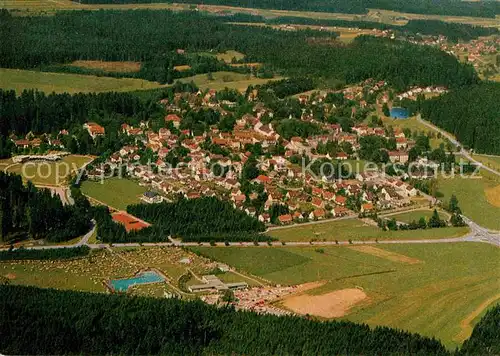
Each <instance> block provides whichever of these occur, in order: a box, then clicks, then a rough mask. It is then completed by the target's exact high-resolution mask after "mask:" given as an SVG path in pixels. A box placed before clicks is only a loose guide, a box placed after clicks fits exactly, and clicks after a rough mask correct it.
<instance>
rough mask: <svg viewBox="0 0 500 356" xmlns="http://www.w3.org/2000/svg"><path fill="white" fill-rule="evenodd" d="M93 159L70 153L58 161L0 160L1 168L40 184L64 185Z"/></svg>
mask: <svg viewBox="0 0 500 356" xmlns="http://www.w3.org/2000/svg"><path fill="white" fill-rule="evenodd" d="M92 160H93V158H92V157H90V156H80V155H69V156H65V157H63V158H62V159H61V160H60V161H58V162H26V163H23V164H22V163H13V162H12V159H4V160H0V170H3V171H7V172H10V173H15V174H19V175H21V176H23V178H24V179H25V180H30V181H31V182H32V183H33V184H38V185H53V186H56V185H64V184H65V183H66V182H67V180H68V179H69V178H70V176H71V175H72V174H73V172H75V171H76V170H78V169H79V168H81V167H83V166H84V165H85V164H87V163H88V162H91V161H92Z"/></svg>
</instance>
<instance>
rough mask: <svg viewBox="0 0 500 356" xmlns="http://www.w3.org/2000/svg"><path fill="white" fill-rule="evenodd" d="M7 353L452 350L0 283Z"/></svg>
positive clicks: (385, 334)
mask: <svg viewBox="0 0 500 356" xmlns="http://www.w3.org/2000/svg"><path fill="white" fill-rule="evenodd" d="M0 294H1V295H2V298H1V301H0V339H1V340H2V342H1V345H0V352H1V353H4V354H93V355H97V354H99V355H102V354H141V355H146V354H164V355H202V354H203V355H228V354H235V355H340V354H342V355H345V354H349V355H351V354H352V355H410V354H412V355H447V354H449V353H448V351H447V350H446V349H445V348H444V346H443V345H442V344H441V343H440V342H439V341H437V340H435V339H430V338H428V337H423V336H420V335H418V334H411V333H409V332H405V331H400V330H396V329H391V328H388V327H375V328H373V329H370V328H369V327H368V326H367V325H364V324H355V323H352V322H347V321H327V322H320V321H314V320H308V319H306V318H299V317H292V316H282V317H278V316H272V315H258V314H255V313H252V312H244V311H235V310H234V309H233V308H231V307H222V308H217V307H214V306H209V305H206V304H204V303H203V302H201V301H190V302H186V301H180V300H177V299H154V298H144V297H129V296H123V295H104V294H95V293H83V292H73V291H57V290H53V289H39V288H34V287H21V286H9V285H7V286H0Z"/></svg>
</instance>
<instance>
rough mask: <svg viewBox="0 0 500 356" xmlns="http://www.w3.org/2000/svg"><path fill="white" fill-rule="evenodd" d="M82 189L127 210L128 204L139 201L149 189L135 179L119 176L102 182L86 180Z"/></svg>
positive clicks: (108, 203)
mask: <svg viewBox="0 0 500 356" xmlns="http://www.w3.org/2000/svg"><path fill="white" fill-rule="evenodd" d="M81 189H82V193H83V194H85V195H87V196H89V197H90V198H93V199H95V200H97V201H99V202H102V203H104V204H106V205H108V206H111V207H113V208H115V209H117V210H127V206H128V205H131V204H137V203H139V202H140V197H141V195H142V194H143V193H144V192H146V190H147V189H146V188H145V187H141V186H140V185H139V184H138V183H137V182H135V181H133V180H130V179H120V178H118V177H114V178H110V179H105V180H104V181H103V183H102V184H101V182H93V181H85V182H83V183H82V186H81Z"/></svg>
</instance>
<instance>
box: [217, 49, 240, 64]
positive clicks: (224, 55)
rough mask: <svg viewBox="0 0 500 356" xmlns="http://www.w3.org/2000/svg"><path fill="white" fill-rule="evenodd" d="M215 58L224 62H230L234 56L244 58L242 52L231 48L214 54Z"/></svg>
mask: <svg viewBox="0 0 500 356" xmlns="http://www.w3.org/2000/svg"><path fill="white" fill-rule="evenodd" d="M216 57H217V59H218V60H220V61H224V62H226V63H231V61H232V60H233V58H236V60H240V59H243V58H245V55H244V54H243V53H240V52H237V51H233V50H228V51H226V52H224V53H218V54H217V55H216Z"/></svg>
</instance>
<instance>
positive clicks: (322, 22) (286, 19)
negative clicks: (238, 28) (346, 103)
mask: <svg viewBox="0 0 500 356" xmlns="http://www.w3.org/2000/svg"><path fill="white" fill-rule="evenodd" d="M226 20H227V21H228V22H250V23H252V22H257V23H267V24H270V25H276V24H277V25H311V26H326V27H347V28H352V27H356V28H360V29H377V30H381V31H385V30H392V31H395V32H397V33H401V34H406V35H416V34H422V35H431V36H437V35H443V36H446V37H447V38H448V39H449V40H451V41H458V40H463V41H469V40H472V39H476V38H478V37H481V36H490V35H493V34H497V33H498V29H497V28H495V27H484V26H476V25H469V24H463V23H455V22H445V21H440V20H422V19H411V20H409V21H408V22H407V23H406V24H405V25H403V26H401V25H390V24H386V23H382V22H373V21H360V20H358V21H356V20H353V21H350V20H339V19H317V18H311V17H298V16H280V17H274V18H269V19H268V18H265V17H263V16H259V15H250V14H245V13H237V14H234V15H232V16H228V17H226Z"/></svg>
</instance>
